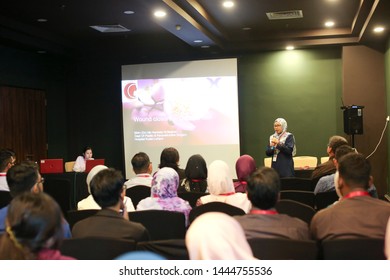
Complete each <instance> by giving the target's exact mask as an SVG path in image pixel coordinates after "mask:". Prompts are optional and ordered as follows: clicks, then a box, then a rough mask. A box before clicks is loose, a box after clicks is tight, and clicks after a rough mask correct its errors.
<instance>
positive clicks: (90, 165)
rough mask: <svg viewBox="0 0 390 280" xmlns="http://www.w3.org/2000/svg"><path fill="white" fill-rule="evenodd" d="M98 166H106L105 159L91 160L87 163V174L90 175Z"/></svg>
mask: <svg viewBox="0 0 390 280" xmlns="http://www.w3.org/2000/svg"><path fill="white" fill-rule="evenodd" d="M96 165H104V159H90V160H87V161H85V172H86V173H88V172H89V171H91V169H92V168H94V167H95V166H96Z"/></svg>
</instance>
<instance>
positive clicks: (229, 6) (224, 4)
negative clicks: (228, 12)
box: [222, 1, 234, 8]
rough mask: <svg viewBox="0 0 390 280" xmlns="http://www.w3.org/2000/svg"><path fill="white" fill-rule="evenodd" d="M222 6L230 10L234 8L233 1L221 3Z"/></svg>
mask: <svg viewBox="0 0 390 280" xmlns="http://www.w3.org/2000/svg"><path fill="white" fill-rule="evenodd" d="M222 6H224V7H225V8H232V7H234V2H233V1H225V2H223V3H222Z"/></svg>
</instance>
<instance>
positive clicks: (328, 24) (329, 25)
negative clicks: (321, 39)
mask: <svg viewBox="0 0 390 280" xmlns="http://www.w3.org/2000/svg"><path fill="white" fill-rule="evenodd" d="M325 26H326V27H333V26H334V21H327V22H325Z"/></svg>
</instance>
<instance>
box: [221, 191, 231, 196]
mask: <svg viewBox="0 0 390 280" xmlns="http://www.w3.org/2000/svg"><path fill="white" fill-rule="evenodd" d="M232 194H235V192H229V193H221V194H219V195H224V196H228V195H232Z"/></svg>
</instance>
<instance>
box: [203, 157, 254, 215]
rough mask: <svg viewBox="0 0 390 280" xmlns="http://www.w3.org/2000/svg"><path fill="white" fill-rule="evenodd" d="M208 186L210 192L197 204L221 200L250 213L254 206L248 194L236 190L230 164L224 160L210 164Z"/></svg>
mask: <svg viewBox="0 0 390 280" xmlns="http://www.w3.org/2000/svg"><path fill="white" fill-rule="evenodd" d="M207 188H208V192H209V193H210V194H209V195H205V196H202V197H200V198H199V199H198V201H197V203H196V205H197V206H199V205H202V204H206V203H208V202H212V201H219V202H224V203H227V204H231V205H233V206H236V207H238V208H241V209H242V210H244V211H245V213H248V212H249V211H250V209H251V207H252V205H251V203H250V201H249V200H248V197H247V195H246V194H244V193H236V192H235V190H234V185H233V179H232V177H231V175H230V171H229V166H228V165H227V164H226V162H224V161H222V160H215V161H213V162H212V163H211V164H210V166H209V168H208V178H207Z"/></svg>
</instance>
